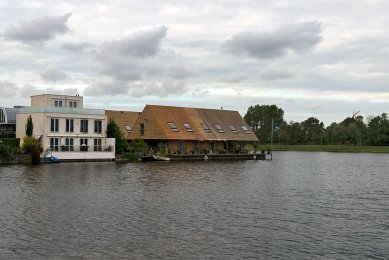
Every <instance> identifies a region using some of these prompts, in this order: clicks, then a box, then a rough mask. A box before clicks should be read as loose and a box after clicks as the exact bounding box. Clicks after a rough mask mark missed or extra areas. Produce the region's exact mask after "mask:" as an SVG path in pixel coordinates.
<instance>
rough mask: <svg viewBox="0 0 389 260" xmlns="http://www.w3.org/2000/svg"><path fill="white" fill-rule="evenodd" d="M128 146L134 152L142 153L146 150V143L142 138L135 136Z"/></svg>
mask: <svg viewBox="0 0 389 260" xmlns="http://www.w3.org/2000/svg"><path fill="white" fill-rule="evenodd" d="M130 148H131V149H132V150H133V152H134V153H143V152H144V151H146V143H145V141H144V140H143V139H142V138H137V139H134V140H132V141H131V142H130Z"/></svg>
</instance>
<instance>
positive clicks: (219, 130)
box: [215, 125, 224, 133]
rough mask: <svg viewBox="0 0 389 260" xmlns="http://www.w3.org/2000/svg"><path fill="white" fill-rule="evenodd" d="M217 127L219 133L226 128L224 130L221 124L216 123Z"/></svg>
mask: <svg viewBox="0 0 389 260" xmlns="http://www.w3.org/2000/svg"><path fill="white" fill-rule="evenodd" d="M215 128H216V130H217V131H218V132H219V133H224V130H223V128H222V127H221V126H220V125H215Z"/></svg>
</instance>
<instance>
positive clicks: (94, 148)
mask: <svg viewBox="0 0 389 260" xmlns="http://www.w3.org/2000/svg"><path fill="white" fill-rule="evenodd" d="M50 150H51V151H53V152H113V151H114V146H112V145H109V146H94V145H92V146H90V145H81V146H75V145H61V146H51V147H50Z"/></svg>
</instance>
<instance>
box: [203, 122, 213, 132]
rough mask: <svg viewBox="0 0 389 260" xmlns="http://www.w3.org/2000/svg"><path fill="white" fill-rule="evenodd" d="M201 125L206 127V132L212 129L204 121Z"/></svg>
mask: <svg viewBox="0 0 389 260" xmlns="http://www.w3.org/2000/svg"><path fill="white" fill-rule="evenodd" d="M201 127H202V128H203V129H204V132H206V133H210V132H211V129H210V128H209V126H208V125H207V124H206V123H202V124H201Z"/></svg>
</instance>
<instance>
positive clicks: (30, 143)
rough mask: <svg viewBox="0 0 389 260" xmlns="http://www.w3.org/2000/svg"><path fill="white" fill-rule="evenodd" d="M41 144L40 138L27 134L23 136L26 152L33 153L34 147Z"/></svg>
mask: <svg viewBox="0 0 389 260" xmlns="http://www.w3.org/2000/svg"><path fill="white" fill-rule="evenodd" d="M39 145H40V143H39V140H38V139H35V138H34V137H31V136H26V137H24V138H23V145H22V149H23V150H24V152H25V153H31V152H32V150H33V149H34V147H36V146H38V147H39Z"/></svg>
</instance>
